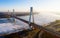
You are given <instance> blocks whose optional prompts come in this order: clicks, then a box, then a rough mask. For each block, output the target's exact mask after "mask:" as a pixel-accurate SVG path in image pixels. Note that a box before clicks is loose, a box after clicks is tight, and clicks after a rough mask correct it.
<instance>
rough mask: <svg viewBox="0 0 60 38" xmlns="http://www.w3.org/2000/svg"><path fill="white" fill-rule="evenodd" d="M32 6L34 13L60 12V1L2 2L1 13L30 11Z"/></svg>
mask: <svg viewBox="0 0 60 38" xmlns="http://www.w3.org/2000/svg"><path fill="white" fill-rule="evenodd" d="M31 6H33V8H34V11H53V12H55V11H56V12H60V0H0V11H7V10H8V9H9V10H10V11H11V10H12V9H15V10H16V11H28V10H29V7H31Z"/></svg>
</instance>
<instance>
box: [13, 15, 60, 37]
mask: <svg viewBox="0 0 60 38" xmlns="http://www.w3.org/2000/svg"><path fill="white" fill-rule="evenodd" d="M13 17H14V18H16V19H18V20H20V21H23V22H25V23H27V24H29V21H26V20H24V19H21V18H19V17H17V16H13ZM30 26H33V27H34V28H38V29H40V30H42V31H46V32H48V33H51V34H52V35H55V36H58V37H60V33H58V32H56V31H52V30H49V29H48V28H45V27H43V26H41V25H38V24H35V23H32V22H31V23H30Z"/></svg>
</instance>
